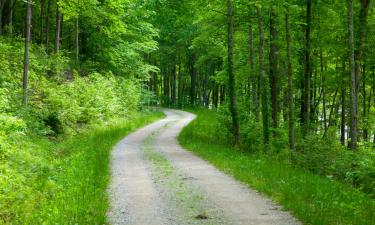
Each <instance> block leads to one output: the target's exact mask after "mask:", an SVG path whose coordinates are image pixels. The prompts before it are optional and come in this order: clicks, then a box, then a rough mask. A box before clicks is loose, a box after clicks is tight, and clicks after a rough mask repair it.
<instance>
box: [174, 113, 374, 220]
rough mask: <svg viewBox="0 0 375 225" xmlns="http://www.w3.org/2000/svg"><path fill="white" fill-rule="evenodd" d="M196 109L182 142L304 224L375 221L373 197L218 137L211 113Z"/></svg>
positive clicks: (215, 122) (218, 132) (180, 137)
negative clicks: (238, 147)
mask: <svg viewBox="0 0 375 225" xmlns="http://www.w3.org/2000/svg"><path fill="white" fill-rule="evenodd" d="M195 113H196V114H197V116H198V117H197V119H196V120H195V121H193V122H192V123H191V124H190V125H189V126H188V127H186V128H185V129H184V130H183V131H182V133H181V135H180V136H179V141H180V143H181V144H182V145H183V146H184V147H185V148H187V149H189V150H191V151H192V152H194V153H195V154H197V155H199V156H200V157H202V158H204V159H205V160H207V161H209V162H210V163H212V164H213V165H214V166H215V167H217V168H218V169H220V170H222V171H223V172H225V173H227V174H229V175H231V176H233V177H234V178H235V179H237V180H239V181H241V182H243V183H244V184H246V185H248V186H249V187H252V188H254V189H256V190H258V191H260V192H262V193H264V194H265V195H267V196H269V197H270V198H271V199H273V200H274V201H276V202H278V203H280V204H281V205H282V206H283V207H284V208H285V210H289V211H291V212H292V214H293V215H295V216H296V217H297V218H298V219H300V220H301V221H302V222H303V223H304V224H314V225H336V224H337V225H339V224H345V225H350V224H357V225H373V224H374V221H375V201H374V200H373V199H371V198H370V197H369V196H368V195H366V194H364V193H362V192H360V191H358V190H356V189H354V188H352V187H351V186H348V185H345V184H342V183H340V182H337V181H334V180H331V179H330V178H326V177H320V176H318V175H314V174H311V173H309V172H306V171H304V170H301V169H298V168H294V167H292V166H291V165H289V164H288V163H286V162H283V161H279V160H277V159H275V158H272V157H269V156H267V155H263V154H260V153H256V154H249V153H242V152H240V151H238V150H235V149H234V148H233V147H231V146H230V144H229V143H228V142H226V141H223V140H225V138H224V137H220V129H219V127H220V125H218V122H217V119H216V115H215V112H212V111H208V110H195Z"/></svg>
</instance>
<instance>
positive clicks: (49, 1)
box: [46, 0, 51, 53]
mask: <svg viewBox="0 0 375 225" xmlns="http://www.w3.org/2000/svg"><path fill="white" fill-rule="evenodd" d="M50 13H51V0H48V5H47V16H46V51H47V53H48V44H49V35H48V34H49V16H50Z"/></svg>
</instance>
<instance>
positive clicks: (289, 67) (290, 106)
mask: <svg viewBox="0 0 375 225" xmlns="http://www.w3.org/2000/svg"><path fill="white" fill-rule="evenodd" d="M285 33H286V43H287V76H288V128H289V147H290V149H294V145H295V142H294V98H293V77H292V75H293V71H292V47H291V42H292V38H291V35H290V26H289V14H288V13H286V15H285Z"/></svg>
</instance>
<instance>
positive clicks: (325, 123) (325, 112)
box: [319, 49, 328, 134]
mask: <svg viewBox="0 0 375 225" xmlns="http://www.w3.org/2000/svg"><path fill="white" fill-rule="evenodd" d="M319 58H320V78H321V93H322V97H323V127H324V134H326V133H327V129H328V122H327V97H326V88H325V83H326V77H325V74H324V65H323V51H322V49H320V51H319Z"/></svg>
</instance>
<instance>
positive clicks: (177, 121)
mask: <svg viewBox="0 0 375 225" xmlns="http://www.w3.org/2000/svg"><path fill="white" fill-rule="evenodd" d="M163 111H164V113H165V115H166V117H165V118H164V119H162V120H159V121H157V122H155V123H153V124H151V125H148V126H146V127H144V128H141V129H139V130H137V131H136V132H134V133H132V134H130V135H128V136H127V137H126V138H124V139H123V140H122V141H121V142H120V143H118V144H117V145H116V146H115V148H114V150H113V152H112V158H111V182H110V186H109V188H108V192H109V197H110V209H109V211H108V221H109V222H110V223H111V224H114V225H115V224H119V225H120V224H127V225H180V224H181V225H185V224H220V225H221V224H223V225H224V224H233V225H237V224H238V225H253V224H254V225H289V224H291V225H294V224H296V225H297V224H300V222H298V221H297V220H296V219H295V218H293V216H291V214H290V213H288V212H285V211H282V210H281V207H280V206H278V205H276V204H274V203H273V202H271V201H270V200H269V199H267V198H265V197H264V196H262V195H260V194H258V193H257V192H256V191H254V190H251V189H249V188H247V187H246V186H245V185H243V184H241V183H239V182H237V181H236V180H234V179H233V178H232V177H230V176H228V175H226V174H224V173H222V172H220V171H219V170H217V169H216V168H214V167H213V166H212V165H210V164H209V163H207V162H206V161H204V160H202V159H200V158H199V157H197V156H195V155H193V154H192V153H190V152H188V151H186V150H184V149H183V148H182V147H181V146H180V145H179V144H178V142H177V139H176V137H177V135H178V134H179V133H180V131H181V130H182V129H183V127H184V126H186V125H187V124H188V123H190V122H191V121H192V120H193V119H194V118H195V115H193V114H191V113H187V112H184V111H179V110H171V109H164V110H163ZM150 136H153V141H152V147H153V149H154V150H155V151H156V152H158V154H161V155H163V157H165V158H166V159H167V160H168V161H169V163H170V164H171V165H172V166H173V168H174V169H175V170H176V171H178V173H180V174H184V177H185V178H188V179H184V180H185V182H187V185H189V186H191V187H192V188H193V189H195V190H199V192H200V193H201V194H202V195H203V196H204V197H205V198H207V200H208V201H210V202H211V203H212V205H214V206H215V208H217V209H219V210H216V212H220V215H213V216H216V217H218V216H219V217H223V218H225V219H222V220H215V221H216V222H213V221H211V222H207V221H205V220H199V219H197V218H191V220H190V219H187V220H177V219H176V217H177V215H174V214H175V212H176V210H175V209H172V208H175V207H176V206H177V207H178V206H179V204H176V205H173V207H171V203H170V199H166V198H165V195H164V194H163V192H164V191H163V190H161V188H160V186H158V184H157V183H158V182H157V181H156V178H155V176H154V175H153V172H152V165H151V163H150V161H149V160H148V159H147V157H145V153H144V151H143V147H142V146H143V145H144V143H145V141H146V140H147V139H148V138H150ZM207 212H210V210H207ZM210 216H211V215H209V214H208V215H207V217H208V218H209V217H210ZM217 221H221V222H217ZM224 221H225V222H224Z"/></svg>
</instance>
